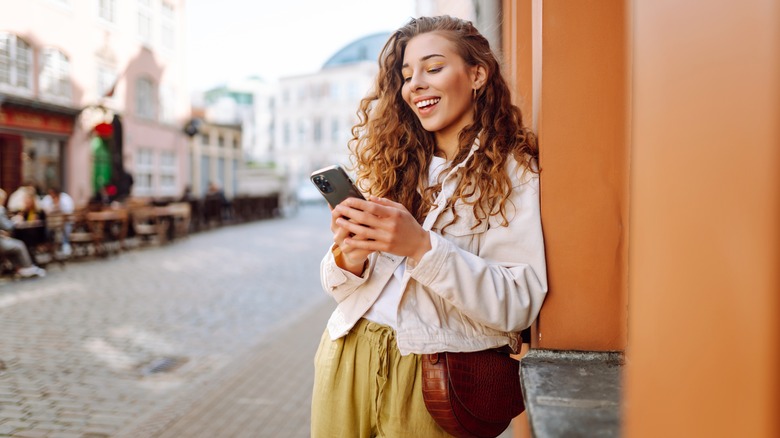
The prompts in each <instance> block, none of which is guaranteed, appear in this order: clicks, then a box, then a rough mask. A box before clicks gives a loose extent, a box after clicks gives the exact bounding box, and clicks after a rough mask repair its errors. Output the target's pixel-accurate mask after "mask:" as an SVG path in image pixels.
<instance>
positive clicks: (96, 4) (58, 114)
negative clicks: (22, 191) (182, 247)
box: [0, 0, 190, 204]
mask: <svg viewBox="0 0 780 438" xmlns="http://www.w3.org/2000/svg"><path fill="white" fill-rule="evenodd" d="M0 5H1V6H0V7H1V8H2V11H3V13H2V14H0V184H1V185H2V188H3V189H5V190H6V191H9V190H14V189H15V188H16V187H18V186H19V185H21V184H22V183H31V184H35V185H36V186H38V187H39V188H40V189H41V190H43V189H46V188H48V187H55V186H56V187H61V188H62V189H64V190H65V191H66V192H68V193H69V194H70V195H71V196H73V197H74V199H75V200H76V202H77V204H84V203H86V202H87V200H88V199H89V198H90V197H92V196H93V195H94V194H95V193H96V192H97V190H98V189H99V188H100V187H101V186H104V185H115V186H118V189H119V190H120V191H121V190H122V189H123V188H124V189H126V190H127V191H128V193H127V194H129V195H133V196H144V197H168V196H175V195H177V194H179V193H180V192H181V191H182V189H183V187H184V184H185V183H186V181H187V178H188V175H186V172H187V165H186V163H187V161H186V157H187V144H188V143H187V137H186V135H184V133H183V131H182V126H183V124H184V123H185V121H186V120H187V119H188V118H189V111H190V109H189V108H190V107H189V96H188V93H187V85H186V84H187V80H186V79H187V78H186V65H185V56H184V55H185V50H184V48H185V41H184V35H185V33H184V28H185V26H184V24H185V11H184V7H185V1H184V0H137V1H125V2H121V1H119V0H30V1H25V2H11V1H2V2H0ZM128 176H129V177H128Z"/></svg>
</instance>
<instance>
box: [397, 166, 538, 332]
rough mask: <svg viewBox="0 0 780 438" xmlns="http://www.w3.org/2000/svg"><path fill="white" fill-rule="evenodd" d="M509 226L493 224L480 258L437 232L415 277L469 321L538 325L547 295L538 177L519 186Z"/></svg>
mask: <svg viewBox="0 0 780 438" xmlns="http://www.w3.org/2000/svg"><path fill="white" fill-rule="evenodd" d="M507 220H508V224H507V225H506V226H502V225H499V224H498V223H494V222H495V221H493V220H491V221H490V225H489V227H488V228H487V230H485V231H484V234H483V235H481V236H480V237H479V238H480V239H481V240H480V243H479V245H478V248H479V249H478V253H477V254H472V253H471V252H469V251H467V250H465V249H462V248H460V247H458V245H456V244H455V243H454V242H452V241H450V240H448V239H447V238H445V237H443V236H442V235H440V234H438V233H435V232H431V233H430V234H431V246H432V249H431V250H430V251H428V252H427V253H426V254H425V255H424V256H423V257H422V259H421V260H420V262H419V263H418V264H417V265H416V266H413V267H411V272H410V274H411V276H412V278H413V279H414V280H416V281H417V282H419V283H421V284H422V285H423V286H425V287H426V288H427V289H429V290H430V291H431V292H433V293H435V294H437V295H439V296H440V297H441V298H442V299H444V300H445V301H447V302H448V303H450V304H451V305H452V306H453V307H455V308H456V309H458V310H459V311H460V312H461V313H462V314H463V315H464V316H466V317H468V318H470V319H472V320H474V321H476V322H478V323H480V324H482V325H485V326H487V327H490V328H493V329H495V330H500V331H505V332H518V331H521V330H523V329H525V328H527V327H529V326H530V325H531V324H532V323H533V321H534V319H536V316H537V315H538V314H539V309H540V308H541V306H542V302H543V301H544V297H545V295H546V294H547V273H546V269H547V268H546V262H545V253H544V238H543V235H542V224H541V217H540V206H539V178H538V176H537V175H532V176H530V177H527V178H526V179H525V180H524V181H523V182H522V183H516V186H515V187H514V188H513V189H512V194H511V196H510V199H509V202H507ZM445 233H446V229H445Z"/></svg>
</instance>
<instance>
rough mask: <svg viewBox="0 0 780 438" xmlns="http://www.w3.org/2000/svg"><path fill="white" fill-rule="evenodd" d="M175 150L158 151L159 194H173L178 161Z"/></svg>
mask: <svg viewBox="0 0 780 438" xmlns="http://www.w3.org/2000/svg"><path fill="white" fill-rule="evenodd" d="M177 158H178V157H177V156H176V152H175V151H160V172H159V176H160V194H161V195H175V194H176V179H177V177H178V173H179V172H178V162H177Z"/></svg>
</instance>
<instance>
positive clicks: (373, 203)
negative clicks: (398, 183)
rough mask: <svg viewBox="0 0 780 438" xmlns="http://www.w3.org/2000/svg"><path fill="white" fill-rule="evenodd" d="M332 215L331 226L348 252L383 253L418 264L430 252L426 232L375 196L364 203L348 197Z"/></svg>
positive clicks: (403, 210) (399, 209) (399, 207)
mask: <svg viewBox="0 0 780 438" xmlns="http://www.w3.org/2000/svg"><path fill="white" fill-rule="evenodd" d="M332 214H333V219H334V220H333V225H335V226H336V227H337V228H339V229H340V231H341V233H342V234H340V236H343V238H342V243H343V244H344V245H345V246H347V247H348V248H349V249H350V251H365V252H366V254H370V253H371V252H374V251H384V252H388V253H390V254H395V255H399V256H404V257H409V258H411V259H412V260H413V261H415V262H419V261H420V259H421V258H422V257H423V255H425V253H426V252H428V251H429V250H430V249H431V240H430V236H429V235H428V232H427V231H425V230H424V229H423V227H422V226H421V225H420V224H419V223H418V222H417V220H416V219H415V218H414V216H412V214H411V213H409V211H408V210H407V209H406V208H405V207H404V206H403V205H402V204H399V203H397V202H393V201H390V200H388V199H384V198H377V197H375V196H372V197H371V198H370V199H369V200H368V201H364V200H362V199H357V198H349V199H347V200H345V201H344V202H342V203H341V204H339V205H337V206H336V208H334V209H333V212H332ZM337 243H338V242H337ZM339 246H340V247H341V245H339ZM343 250H344V248H343V247H342V251H343ZM366 257H367V255H366Z"/></svg>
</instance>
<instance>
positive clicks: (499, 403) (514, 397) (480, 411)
mask: <svg viewBox="0 0 780 438" xmlns="http://www.w3.org/2000/svg"><path fill="white" fill-rule="evenodd" d="M519 366H520V362H518V361H517V360H515V359H514V358H512V357H511V356H509V354H507V353H503V352H500V351H498V350H484V351H475V352H471V353H436V354H424V355H423V357H422V376H423V399H424V400H425V406H426V407H427V408H428V412H429V413H430V414H431V416H432V417H433V419H434V420H436V423H437V424H438V425H439V426H440V427H441V428H442V429H444V430H445V431H446V432H447V433H449V434H451V435H453V436H456V437H459V438H466V437H469V438H470V437H479V438H492V437H496V436H498V435H500V434H501V432H503V431H504V430H506V428H507V427H508V426H509V423H510V422H511V421H512V418H514V417H516V416H518V415H520V413H521V412H523V410H524V409H525V404H524V403H523V393H522V389H521V387H520V375H519Z"/></svg>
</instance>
